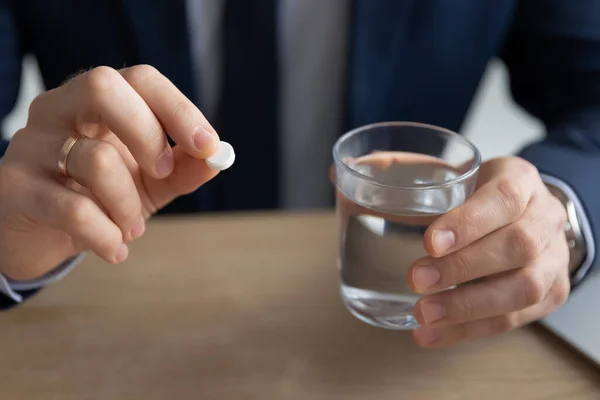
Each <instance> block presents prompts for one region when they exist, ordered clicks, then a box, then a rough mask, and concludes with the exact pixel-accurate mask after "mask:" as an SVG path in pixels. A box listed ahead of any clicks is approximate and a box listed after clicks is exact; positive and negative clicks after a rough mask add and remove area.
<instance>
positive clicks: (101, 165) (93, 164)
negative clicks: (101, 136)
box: [88, 141, 121, 174]
mask: <svg viewBox="0 0 600 400" xmlns="http://www.w3.org/2000/svg"><path fill="white" fill-rule="evenodd" d="M120 157H121V155H120V154H119V151H118V150H117V148H116V147H114V146H113V145H112V144H110V143H108V142H104V141H99V142H97V143H96V144H95V145H94V147H93V149H92V151H91V153H90V154H89V156H88V162H89V163H90V168H91V170H92V172H94V173H97V174H102V173H105V172H107V171H110V170H111V169H113V168H114V166H115V164H116V163H117V162H118V161H119V160H118V159H119V158H120Z"/></svg>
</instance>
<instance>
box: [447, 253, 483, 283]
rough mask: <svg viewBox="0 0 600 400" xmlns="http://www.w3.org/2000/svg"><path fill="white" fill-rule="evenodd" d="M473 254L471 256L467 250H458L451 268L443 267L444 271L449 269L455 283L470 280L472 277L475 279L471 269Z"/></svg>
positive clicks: (453, 256) (453, 257)
mask: <svg viewBox="0 0 600 400" xmlns="http://www.w3.org/2000/svg"><path fill="white" fill-rule="evenodd" d="M471 265H472V263H471V256H469V254H468V252H467V251H463V250H461V251H458V252H456V253H454V254H453V255H452V265H451V268H442V269H441V270H442V271H447V272H448V273H449V274H452V275H451V278H450V280H451V281H452V282H449V283H453V284H458V283H464V282H468V281H470V280H471V279H474V278H475V277H474V276H473V273H472V270H471Z"/></svg>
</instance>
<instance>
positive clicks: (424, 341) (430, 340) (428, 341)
mask: <svg viewBox="0 0 600 400" xmlns="http://www.w3.org/2000/svg"><path fill="white" fill-rule="evenodd" d="M415 338H416V339H417V344H419V345H420V346H431V345H432V344H434V343H435V342H437V341H439V340H440V335H439V333H438V332H437V330H436V329H431V328H420V329H417V330H415Z"/></svg>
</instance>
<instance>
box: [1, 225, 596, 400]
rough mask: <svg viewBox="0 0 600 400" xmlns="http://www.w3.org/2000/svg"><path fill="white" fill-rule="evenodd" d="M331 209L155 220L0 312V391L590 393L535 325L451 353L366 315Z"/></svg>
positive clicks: (380, 395) (587, 376) (486, 396)
mask: <svg viewBox="0 0 600 400" xmlns="http://www.w3.org/2000/svg"><path fill="white" fill-rule="evenodd" d="M336 234H337V229H336V222H335V219H334V216H333V215H332V214H330V213H316V214H278V213H275V214H228V215H224V216H204V217H201V218H199V217H188V218H183V217H182V218H177V219H157V220H154V221H153V222H152V223H150V224H149V228H148V231H147V234H146V235H145V236H144V237H143V238H142V239H140V240H139V241H137V242H135V243H133V244H132V245H131V252H130V258H129V260H128V261H127V262H126V263H125V264H123V265H120V266H111V265H108V264H106V263H104V262H102V261H100V260H99V259H97V258H95V257H93V256H89V258H87V259H86V260H85V261H84V262H83V263H82V264H81V265H80V266H78V267H77V268H76V270H75V271H73V273H72V274H70V275H69V276H68V277H67V278H65V279H64V280H63V281H61V282H58V283H56V284H54V285H52V286H51V287H49V288H47V289H46V290H44V291H43V292H42V293H41V294H39V295H38V296H36V297H35V298H34V299H32V300H31V301H30V302H28V303H27V304H25V305H23V306H21V307H18V308H16V309H14V310H12V311H9V312H4V313H0V360H1V361H0V399H1V400H20V399H27V400H33V399H45V400H54V399H60V400H63V399H64V400H85V399H131V400H135V399H145V400H154V399H157V400H158V399H161V400H163V399H225V400H228V399H298V400H300V399H314V400H319V399H329V400H331V399H379V400H386V399H447V400H455V399H456V400H458V399H476V400H494V399H506V398H514V399H527V400H536V399H544V400H546V399H557V400H558V399H560V400H563V399H590V400H591V399H600V373H599V372H598V370H597V369H596V368H594V367H593V366H592V365H591V364H590V363H588V362H586V361H585V360H584V359H583V358H582V357H581V356H580V355H578V354H576V353H575V352H573V351H572V350H570V349H569V348H567V347H566V346H565V345H564V344H563V343H562V342H561V341H559V340H557V339H555V338H554V337H553V336H551V335H550V334H548V333H546V332H545V331H544V330H543V329H541V328H535V327H527V328H524V329H520V330H517V331H514V332H511V333H509V334H506V335H502V336H499V337H494V338H490V339H486V340H481V341H478V342H474V343H469V344H465V345H461V346H457V347H453V348H449V349H443V350H423V349H419V348H417V347H416V346H415V345H414V344H413V343H412V341H411V337H410V334H407V333H398V332H391V331H385V330H381V329H377V328H372V327H370V326H367V325H365V324H363V323H361V322H359V321H357V320H355V319H354V318H353V317H352V316H350V315H349V314H348V313H347V311H346V310H345V309H344V307H343V306H342V304H341V302H340V300H339V294H338V278H337V266H336V249H337V239H336Z"/></svg>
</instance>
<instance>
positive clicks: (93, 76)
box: [84, 66, 121, 94]
mask: <svg viewBox="0 0 600 400" xmlns="http://www.w3.org/2000/svg"><path fill="white" fill-rule="evenodd" d="M84 78H85V79H84V82H85V85H86V88H87V89H88V91H89V92H90V93H92V94H100V93H104V92H106V91H108V90H110V89H111V88H113V87H114V86H115V84H117V83H118V82H119V80H120V79H121V74H119V73H118V72H117V71H116V70H115V69H113V68H110V67H106V66H101V67H96V68H94V69H92V70H91V71H88V72H86V73H85V74H84Z"/></svg>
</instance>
